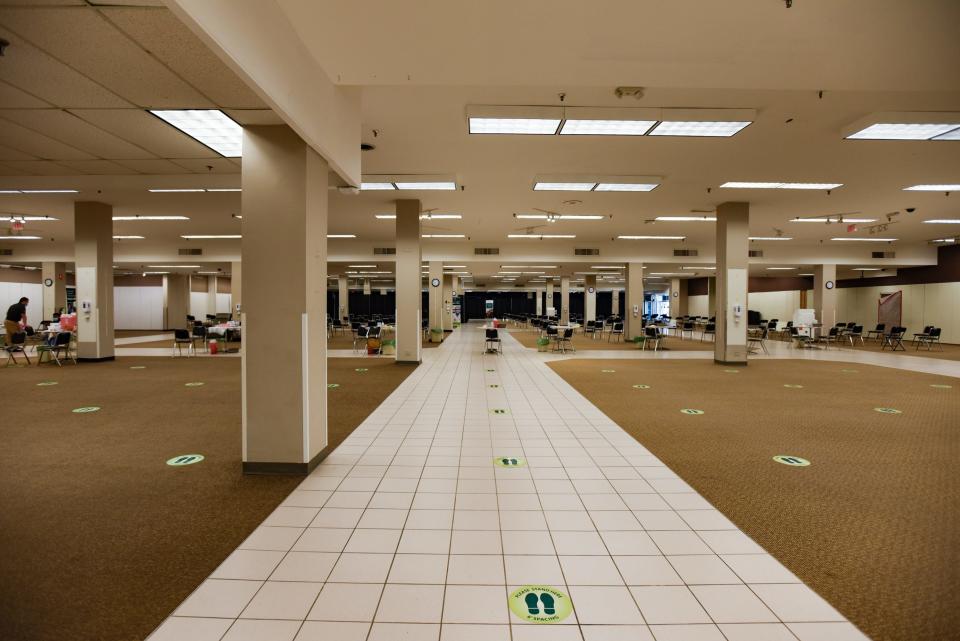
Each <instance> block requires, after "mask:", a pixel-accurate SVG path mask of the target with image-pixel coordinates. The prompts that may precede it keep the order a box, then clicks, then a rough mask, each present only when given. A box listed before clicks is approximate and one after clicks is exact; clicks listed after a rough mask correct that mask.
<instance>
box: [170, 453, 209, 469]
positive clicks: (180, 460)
mask: <svg viewBox="0 0 960 641" xmlns="http://www.w3.org/2000/svg"><path fill="white" fill-rule="evenodd" d="M202 460H203V454H181V455H180V456H174V457H173V458H172V459H169V460H168V461H167V465H170V466H173V467H177V466H180V465H193V464H194V463H199V462H200V461H202Z"/></svg>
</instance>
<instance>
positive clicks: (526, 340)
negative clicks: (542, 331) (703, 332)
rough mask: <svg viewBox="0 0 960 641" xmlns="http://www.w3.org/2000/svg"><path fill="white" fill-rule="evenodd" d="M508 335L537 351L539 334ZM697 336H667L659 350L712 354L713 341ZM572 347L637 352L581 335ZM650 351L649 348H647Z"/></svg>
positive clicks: (516, 332)
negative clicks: (688, 337) (691, 337)
mask: <svg viewBox="0 0 960 641" xmlns="http://www.w3.org/2000/svg"><path fill="white" fill-rule="evenodd" d="M510 335H511V336H513V337H514V338H516V339H517V341H519V342H520V344H521V345H523V346H524V347H530V348H533V349H537V338H538V337H539V334H538V333H537V332H534V331H531V330H511V331H510ZM699 336H700V335H699V334H697V337H696V338H694V339H693V340H690V339H686V340H680V338H679V337H676V336H667V337H666V338H664V339H663V341H662V342H661V343H660V349H668V350H675V351H678V352H696V351H700V352H712V351H713V341H705V342H702V341H700V338H699ZM573 347H574V349H576V350H577V351H587V350H608V349H611V350H624V349H631V350H639V349H640V348H639V347H637V345H636V343H625V342H623V341H617V342H613V341H610V342H607V338H606V336H604V338H602V339H600V338H597V339H593V338H590V336H584V335H583V334H574V335H573ZM550 349H553V344H552V343H551V345H550ZM648 349H651V348H648Z"/></svg>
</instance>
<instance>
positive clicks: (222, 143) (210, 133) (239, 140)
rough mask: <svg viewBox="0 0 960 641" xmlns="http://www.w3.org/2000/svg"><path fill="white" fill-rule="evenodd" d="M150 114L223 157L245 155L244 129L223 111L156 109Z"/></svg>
mask: <svg viewBox="0 0 960 641" xmlns="http://www.w3.org/2000/svg"><path fill="white" fill-rule="evenodd" d="M150 113H152V114H153V115H154V116H157V117H158V118H160V119H161V120H164V121H166V122H167V123H169V124H171V125H173V126H174V127H176V128H177V129H179V130H180V131H182V132H183V133H185V134H187V135H188V136H190V137H191V138H194V139H195V140H197V141H198V142H200V143H202V144H204V145H206V146H207V147H209V148H210V149H213V150H214V151H215V152H217V153H218V154H220V155H221V156H225V157H227V158H239V157H240V156H242V155H243V154H242V149H243V128H242V127H240V125H238V124H237V123H236V122H235V121H234V120H233V119H232V118H230V117H229V116H227V115H226V114H225V113H223V112H222V111H220V110H219V109H172V110H153V109H152V110H150Z"/></svg>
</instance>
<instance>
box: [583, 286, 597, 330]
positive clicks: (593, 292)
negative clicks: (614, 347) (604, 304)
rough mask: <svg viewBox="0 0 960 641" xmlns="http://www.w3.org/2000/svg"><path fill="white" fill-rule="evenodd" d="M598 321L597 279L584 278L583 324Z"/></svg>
mask: <svg viewBox="0 0 960 641" xmlns="http://www.w3.org/2000/svg"><path fill="white" fill-rule="evenodd" d="M593 320H597V277H596V276H584V277H583V322H584V324H586V322H587V321H593Z"/></svg>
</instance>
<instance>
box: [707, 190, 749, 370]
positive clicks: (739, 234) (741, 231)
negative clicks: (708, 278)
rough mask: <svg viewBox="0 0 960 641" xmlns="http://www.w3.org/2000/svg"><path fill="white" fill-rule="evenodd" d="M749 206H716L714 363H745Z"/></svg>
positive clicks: (738, 204)
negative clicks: (715, 325) (715, 326)
mask: <svg viewBox="0 0 960 641" xmlns="http://www.w3.org/2000/svg"><path fill="white" fill-rule="evenodd" d="M749 235H750V203H738V202H731V203H723V204H721V205H720V206H719V207H717V322H716V324H717V328H716V331H717V334H716V344H715V345H714V353H713V360H714V362H717V363H722V364H725V365H733V364H741V365H746V364H747V282H748V273H747V268H748V262H749V244H750V240H749Z"/></svg>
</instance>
